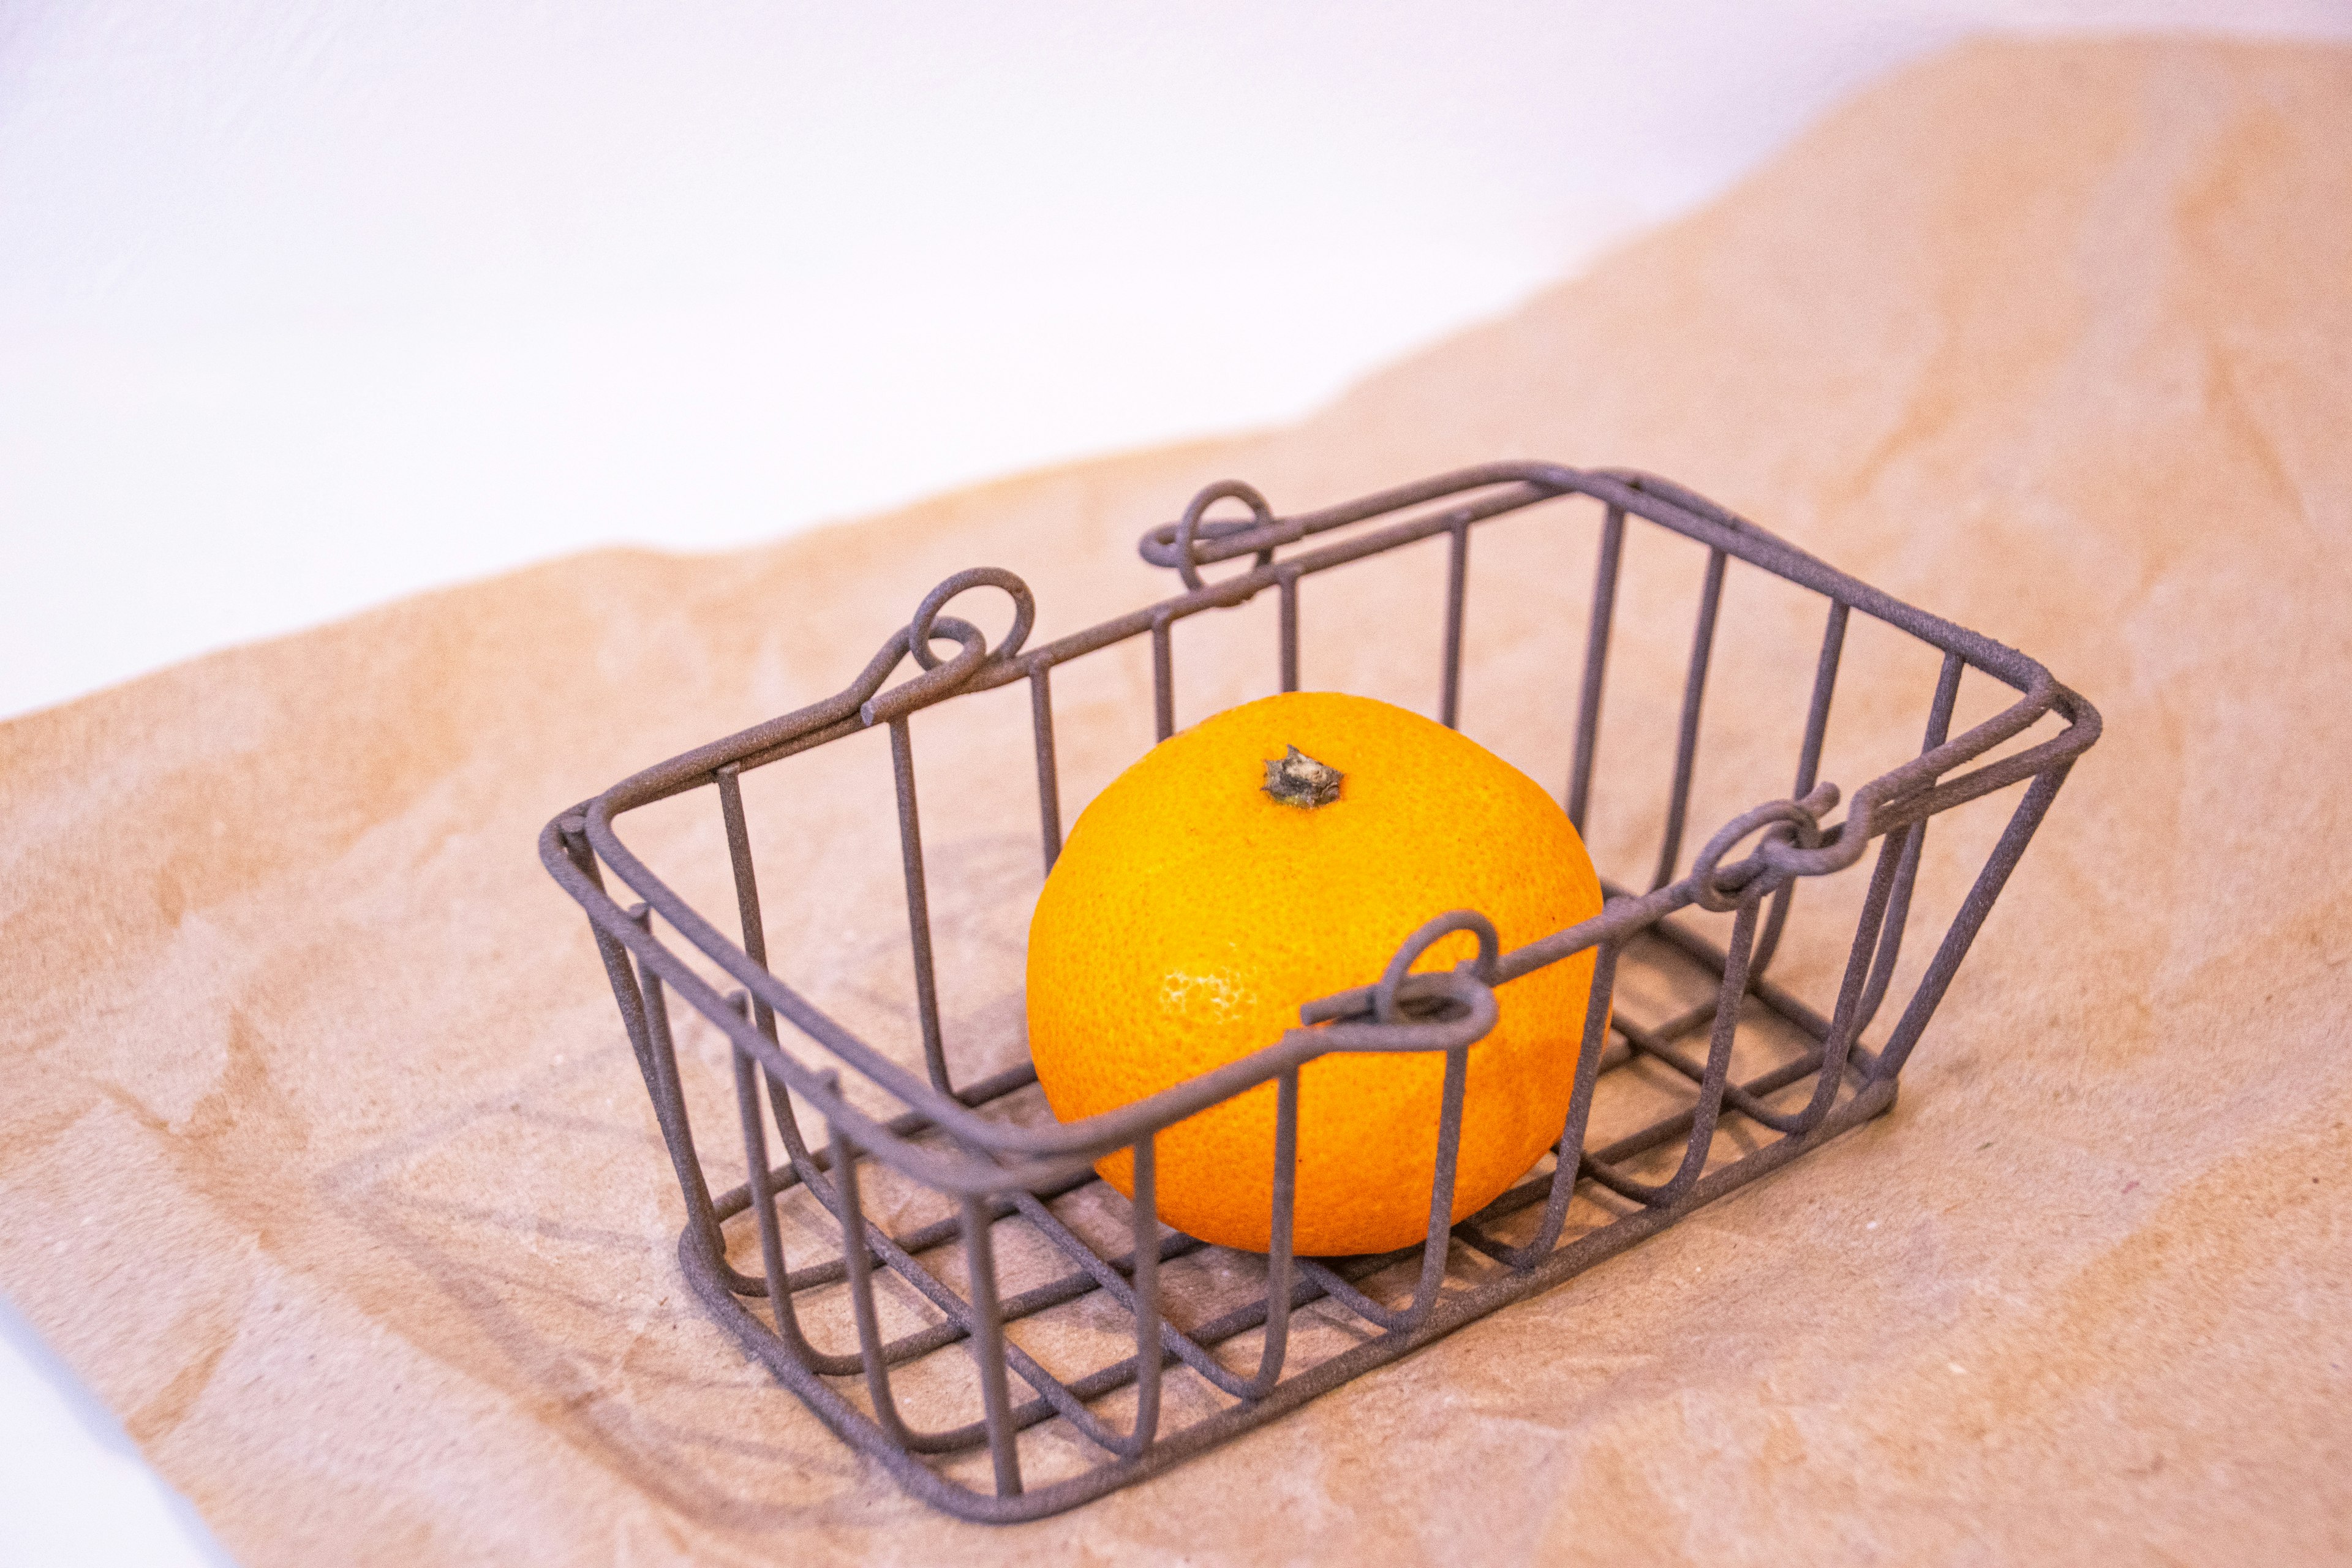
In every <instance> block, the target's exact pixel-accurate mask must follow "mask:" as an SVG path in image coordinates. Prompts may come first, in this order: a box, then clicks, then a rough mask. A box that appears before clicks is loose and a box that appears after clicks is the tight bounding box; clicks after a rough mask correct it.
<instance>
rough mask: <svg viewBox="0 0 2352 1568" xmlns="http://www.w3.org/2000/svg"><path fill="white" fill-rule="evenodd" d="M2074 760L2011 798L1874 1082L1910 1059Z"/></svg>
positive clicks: (2035, 778)
mask: <svg viewBox="0 0 2352 1568" xmlns="http://www.w3.org/2000/svg"><path fill="white" fill-rule="evenodd" d="M2073 766H2074V763H2073V762H2072V761H2071V760H2070V761H2068V762H2063V763H2059V764H2058V765H2057V766H2056V767H2053V768H2052V769H2051V770H2050V771H2049V772H2047V773H2036V774H2034V776H2033V783H2032V784H2030V785H2028V786H2027V788H2026V791H2025V798H2024V799H2023V800H2021V801H2020V802H2018V803H2017V810H2016V812H2015V814H2014V815H2012V816H2011V817H2010V819H2009V826H2007V827H2005V828H2003V829H2001V834H2000V842H1998V843H1997V844H1995V845H1994V846H1993V847H1992V858H1990V859H1989V860H1987V861H1986V862H1985V868H1984V869H1983V870H1982V871H1980V872H1979V873H1978V874H1977V879H1976V885H1975V886H1974V887H1972V888H1970V889H1969V896H1968V897H1967V898H1966V899H1964V900H1961V901H1960V908H1959V912H1958V914H1956V915H1954V916H1953V917H1952V923H1951V926H1950V928H1949V929H1948V930H1947V931H1945V932H1944V941H1943V944H1942V945H1941V946H1939V947H1937V949H1936V956H1935V957H1934V958H1933V959H1931V960H1929V961H1928V964H1927V973H1926V974H1925V975H1924V976H1922V977H1921V979H1920V981H1919V989H1918V990H1917V991H1916V992H1914V993H1913V994H1912V996H1911V1005H1909V1006H1908V1007H1906V1008H1905V1009H1904V1010H1903V1020H1902V1022H1900V1023H1898V1024H1897V1025H1895V1034H1894V1036H1893V1037H1891V1038H1890V1039H1888V1041H1887V1042H1886V1049H1885V1051H1883V1052H1881V1053H1880V1055H1879V1058H1878V1066H1877V1068H1876V1069H1875V1070H1874V1072H1873V1073H1872V1075H1871V1076H1872V1079H1873V1080H1874V1081H1875V1080H1876V1079H1889V1078H1893V1077H1894V1076H1895V1074H1897V1073H1899V1072H1901V1071H1902V1070H1903V1064H1904V1063H1905V1062H1906V1061H1907V1060H1909V1059H1910V1057H1911V1051H1912V1048H1913V1047H1916V1045H1918V1043H1919V1036H1920V1033H1921V1031H1923V1030H1925V1029H1926V1028H1927V1020H1928V1018H1929V1017H1930V1016H1932V1015H1933V1014H1934V1013H1935V1011H1936V1006H1937V1004H1938V1003H1940V1002H1941V1001H1943V999H1944V991H1945V988H1946V987H1947V986H1948V985H1950V984H1951V983H1952V975H1953V973H1954V972H1956V971H1957V970H1958V968H1959V967H1960V960H1962V959H1963V958H1966V957H1967V956H1968V955H1969V944H1970V943H1971V942H1975V941H1976V939H1977V932H1978V931H1979V930H1981V929H1982V928H1983V926H1984V921H1985V916H1987V915H1989V914H1990V913H1991V912H1992V904H1993V900H1995V899H1998V898H2000V889H2001V888H2002V887H2003V886H2004V885H2005V884H2007V882H2008V881H2009V874H2010V873H2011V871H2014V870H2016V869H2017V862H2018V859H2019V858H2020V857H2021V856H2022V855H2023V854H2024V853H2025V847H2026V845H2028V844H2029V843H2031V842H2032V839H2033V830H2034V829H2035V828H2037V827H2039V826H2042V817H2043V816H2046V815H2047V814H2048V813H2049V810H2050V803H2051V802H2052V801H2053V800H2055V799H2057V798H2058V786H2059V785H2061V784H2064V783H2065V782H2066V774H2067V772H2068V771H2069V770H2070V769H2071V768H2073Z"/></svg>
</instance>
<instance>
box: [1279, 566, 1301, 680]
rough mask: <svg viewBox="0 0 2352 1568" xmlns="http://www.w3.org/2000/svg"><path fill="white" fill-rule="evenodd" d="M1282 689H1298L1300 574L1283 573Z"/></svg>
mask: <svg viewBox="0 0 2352 1568" xmlns="http://www.w3.org/2000/svg"><path fill="white" fill-rule="evenodd" d="M1281 581H1282V689H1284V690H1285V691H1296V690H1297V689H1298V574H1297V573H1296V572H1288V571H1286V572H1285V573H1284V574H1282V580H1281Z"/></svg>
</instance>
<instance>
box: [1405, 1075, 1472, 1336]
mask: <svg viewBox="0 0 2352 1568" xmlns="http://www.w3.org/2000/svg"><path fill="white" fill-rule="evenodd" d="M1469 1077H1470V1047H1467V1046H1455V1047H1453V1048H1452V1049H1450V1050H1448V1051H1447V1052H1446V1053H1445V1090H1444V1100H1442V1101H1441V1103H1440V1107H1439V1110H1438V1112H1437V1165H1436V1168H1435V1169H1434V1170H1433V1172H1432V1173H1431V1181H1430V1184H1429V1239H1428V1241H1427V1242H1425V1243H1424V1244H1423V1247H1422V1252H1421V1283H1420V1285H1419V1286H1418V1287H1416V1288H1415V1289H1414V1290H1413V1293H1412V1306H1411V1307H1409V1308H1407V1309H1406V1311H1405V1321H1404V1322H1403V1323H1402V1324H1401V1325H1400V1328H1401V1330H1402V1331H1403V1332H1406V1333H1410V1332H1412V1331H1413V1330H1415V1329H1417V1328H1419V1327H1421V1325H1422V1322H1423V1320H1424V1319H1426V1318H1427V1317H1428V1316H1429V1311H1430V1309H1431V1308H1433V1307H1434V1306H1436V1305H1437V1291H1438V1288H1439V1287H1440V1286H1442V1285H1444V1283H1445V1258H1446V1254H1447V1252H1448V1251H1449V1250H1451V1249H1452V1247H1453V1246H1454V1169H1455V1167H1456V1166H1457V1165H1459V1164H1460V1163H1461V1160H1462V1100H1463V1091H1464V1089H1465V1086H1466V1085H1467V1083H1468V1081H1469Z"/></svg>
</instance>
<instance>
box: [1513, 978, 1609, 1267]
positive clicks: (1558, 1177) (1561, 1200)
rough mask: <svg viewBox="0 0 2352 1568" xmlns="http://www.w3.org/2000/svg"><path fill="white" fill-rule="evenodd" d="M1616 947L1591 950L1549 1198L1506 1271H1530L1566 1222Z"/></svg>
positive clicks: (1604, 1042)
mask: <svg viewBox="0 0 2352 1568" xmlns="http://www.w3.org/2000/svg"><path fill="white" fill-rule="evenodd" d="M1622 951H1623V948H1622V944H1621V943H1618V942H1602V943H1601V945H1600V947H1598V948H1597V949H1595V950H1594V952H1593V957H1592V988H1591V992H1590V993H1589V994H1587V995H1586V997H1585V1002H1584V1039H1583V1043H1582V1044H1580V1046H1578V1047H1577V1053H1576V1089H1575V1091H1574V1092H1573V1093H1572V1094H1571V1095H1570V1097H1569V1101H1568V1120H1567V1121H1566V1122H1565V1123H1564V1124H1563V1125H1562V1126H1561V1129H1560V1134H1559V1144H1558V1145H1557V1148H1556V1151H1555V1153H1554V1158H1555V1159H1556V1160H1557V1161H1558V1162H1559V1163H1558V1164H1557V1165H1555V1166H1554V1168H1553V1170H1552V1173H1551V1192H1550V1194H1549V1195H1548V1196H1547V1197H1546V1198H1545V1200H1544V1213H1543V1223H1542V1224H1541V1225H1539V1226H1537V1227H1536V1234H1535V1236H1534V1237H1533V1238H1532V1239H1531V1240H1529V1241H1528V1244H1527V1245H1526V1246H1524V1247H1518V1248H1517V1249H1515V1250H1514V1251H1513V1252H1512V1253H1511V1254H1510V1255H1509V1256H1508V1257H1507V1258H1505V1259H1504V1261H1505V1262H1506V1263H1507V1264H1508V1265H1509V1266H1510V1267H1511V1268H1517V1269H1527V1268H1534V1267H1535V1266H1536V1265H1537V1264H1538V1263H1539V1262H1541V1261H1542V1260H1543V1259H1544V1258H1547V1257H1549V1255H1550V1253H1551V1249H1552V1248H1553V1247H1555V1246H1557V1245H1559V1233H1560V1229H1561V1227H1562V1226H1564V1225H1565V1224H1566V1223H1567V1221H1568V1205H1569V1200H1570V1198H1572V1197H1574V1196H1575V1194H1576V1179H1577V1177H1578V1176H1579V1175H1580V1174H1581V1173H1582V1169H1583V1164H1584V1129H1585V1126H1586V1124H1587V1123H1588V1122H1590V1121H1591V1119H1592V1091H1593V1088H1594V1086H1595V1085H1596V1084H1598V1083H1599V1082H1600V1081H1601V1053H1602V1052H1603V1051H1605V1050H1606V1049H1607V1048H1608V1046H1609V1018H1610V1014H1611V1011H1612V1006H1613V1005H1614V1002H1615V998H1616V993H1617V955H1618V953H1619V952H1622Z"/></svg>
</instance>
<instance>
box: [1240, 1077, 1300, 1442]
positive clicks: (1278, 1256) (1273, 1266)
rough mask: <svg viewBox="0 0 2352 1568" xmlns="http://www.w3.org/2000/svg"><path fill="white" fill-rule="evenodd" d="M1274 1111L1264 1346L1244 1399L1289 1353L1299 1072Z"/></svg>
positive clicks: (1259, 1394)
mask: <svg viewBox="0 0 2352 1568" xmlns="http://www.w3.org/2000/svg"><path fill="white" fill-rule="evenodd" d="M1275 1092H1276V1100H1275V1108H1274V1215H1273V1221H1274V1223H1273V1233H1272V1235H1270V1236H1269V1237H1267V1238H1266V1247H1265V1345H1264V1348H1263V1349H1262V1351H1261V1352H1260V1353H1259V1355H1258V1365H1257V1376H1256V1377H1255V1379H1253V1380H1252V1382H1251V1387H1250V1393H1249V1395H1248V1397H1250V1398H1253V1399H1263V1398H1264V1397H1265V1395H1267V1394H1271V1393H1273V1392H1274V1385H1275V1384H1276V1383H1277V1382H1279V1381H1280V1380H1281V1377H1282V1363H1283V1362H1284V1361H1285V1360H1286V1358H1287V1357H1288V1356H1289V1354H1290V1276H1291V1273H1292V1268H1291V1264H1292V1241H1291V1237H1292V1236H1293V1235H1294V1234H1295V1231H1294V1226H1295V1224H1296V1221H1297V1210H1298V1069H1297V1068H1291V1069H1290V1070H1289V1071H1287V1072H1286V1073H1284V1074H1283V1075H1282V1079H1281V1087H1280V1088H1279V1089H1276V1091H1275Z"/></svg>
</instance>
